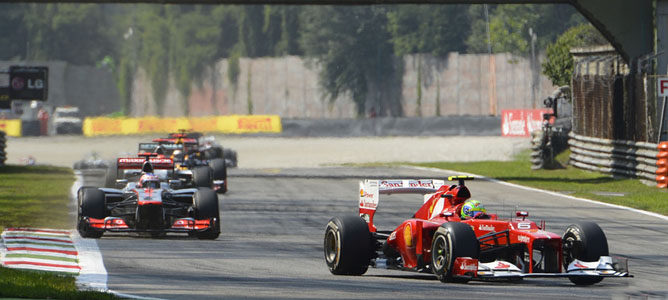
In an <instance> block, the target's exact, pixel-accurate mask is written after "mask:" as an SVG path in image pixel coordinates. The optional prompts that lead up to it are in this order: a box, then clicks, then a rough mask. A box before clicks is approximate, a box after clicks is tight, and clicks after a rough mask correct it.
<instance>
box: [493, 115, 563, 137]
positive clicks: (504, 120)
mask: <svg viewBox="0 0 668 300" xmlns="http://www.w3.org/2000/svg"><path fill="white" fill-rule="evenodd" d="M549 112H552V110H551V109H508V110H502V111H501V135H502V136H527V137H528V136H530V135H531V132H532V131H534V130H539V129H540V128H541V125H542V123H543V114H544V113H549Z"/></svg>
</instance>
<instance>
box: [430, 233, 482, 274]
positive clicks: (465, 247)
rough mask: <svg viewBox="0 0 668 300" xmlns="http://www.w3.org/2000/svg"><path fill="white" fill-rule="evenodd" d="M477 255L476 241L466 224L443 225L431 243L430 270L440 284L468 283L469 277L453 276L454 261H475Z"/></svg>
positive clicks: (478, 248) (477, 246)
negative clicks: (468, 259) (460, 259)
mask: <svg viewBox="0 0 668 300" xmlns="http://www.w3.org/2000/svg"><path fill="white" fill-rule="evenodd" d="M479 255H480V246H479V244H478V239H477V238H476V236H475V233H474V232H473V229H472V228H471V226H469V225H468V224H465V223H458V222H448V223H444V224H443V225H441V227H439V228H438V229H437V230H436V232H435V233H434V237H433V239H432V243H431V269H432V271H433V272H434V274H435V275H436V277H438V279H439V280H440V281H441V282H459V283H466V282H468V281H469V280H470V278H469V277H457V276H455V274H453V266H454V263H455V259H456V258H458V257H470V258H475V259H477V258H478V257H479Z"/></svg>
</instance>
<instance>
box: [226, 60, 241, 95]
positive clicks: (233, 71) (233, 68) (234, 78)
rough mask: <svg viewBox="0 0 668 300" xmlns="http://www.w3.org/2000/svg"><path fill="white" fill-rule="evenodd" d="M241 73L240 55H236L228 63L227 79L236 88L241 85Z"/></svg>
mask: <svg viewBox="0 0 668 300" xmlns="http://www.w3.org/2000/svg"><path fill="white" fill-rule="evenodd" d="M240 73H241V66H240V65H239V54H238V53H234V54H232V56H230V58H229V59H228V61H227V78H228V79H229V80H230V82H231V83H232V86H234V87H236V86H237V84H238V83H239V74H240Z"/></svg>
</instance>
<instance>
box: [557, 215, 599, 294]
mask: <svg viewBox="0 0 668 300" xmlns="http://www.w3.org/2000/svg"><path fill="white" fill-rule="evenodd" d="M562 245H563V246H562V251H563V252H562V253H563V263H564V268H567V267H568V265H569V264H570V263H571V262H573V260H574V259H578V260H581V261H598V260H599V259H600V258H601V256H607V255H608V239H607V238H606V237H605V233H603V230H602V229H601V227H599V226H598V224H596V223H594V222H579V223H575V224H571V225H570V226H568V228H566V232H564V236H563V237H562ZM568 279H569V280H570V281H571V282H573V283H575V284H576V285H592V284H595V283H599V282H601V280H603V278H602V277H597V276H592V277H587V276H584V277H583V276H578V277H575V276H574V277H568Z"/></svg>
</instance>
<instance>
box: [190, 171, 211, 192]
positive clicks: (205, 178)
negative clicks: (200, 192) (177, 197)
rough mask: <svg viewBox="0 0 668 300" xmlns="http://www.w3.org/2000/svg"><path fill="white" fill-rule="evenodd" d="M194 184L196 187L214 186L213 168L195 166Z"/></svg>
mask: <svg viewBox="0 0 668 300" xmlns="http://www.w3.org/2000/svg"><path fill="white" fill-rule="evenodd" d="M192 172H193V186H195V187H208V188H212V187H213V176H211V173H212V172H211V168H210V167H208V166H204V167H196V168H193V170H192Z"/></svg>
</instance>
